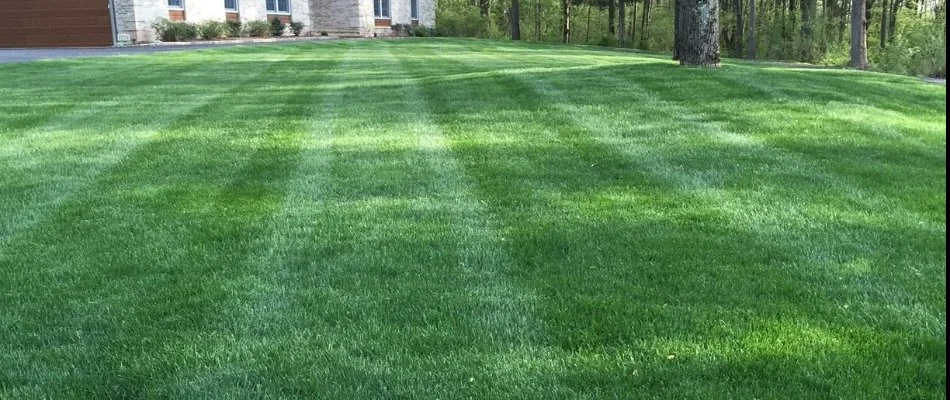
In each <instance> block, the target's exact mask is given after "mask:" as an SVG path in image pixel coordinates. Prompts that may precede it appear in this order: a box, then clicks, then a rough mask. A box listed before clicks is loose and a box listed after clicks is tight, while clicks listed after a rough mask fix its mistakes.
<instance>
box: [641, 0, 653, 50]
mask: <svg viewBox="0 0 950 400" xmlns="http://www.w3.org/2000/svg"><path fill="white" fill-rule="evenodd" d="M651 5H652V1H651V0H643V14H642V15H641V19H640V48H641V49H644V50H645V49H646V48H647V41H648V40H649V39H650V31H649V28H650V7H651Z"/></svg>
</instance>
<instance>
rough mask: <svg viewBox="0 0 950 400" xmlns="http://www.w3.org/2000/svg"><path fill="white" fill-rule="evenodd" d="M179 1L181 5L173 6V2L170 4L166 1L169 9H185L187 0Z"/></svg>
mask: <svg viewBox="0 0 950 400" xmlns="http://www.w3.org/2000/svg"><path fill="white" fill-rule="evenodd" d="M169 1H171V0H169ZM178 2H179V3H181V5H180V6H173V5H171V4H168V1H166V2H165V3H166V4H168V9H169V10H184V9H185V0H178Z"/></svg>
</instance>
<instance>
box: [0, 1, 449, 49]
mask: <svg viewBox="0 0 950 400" xmlns="http://www.w3.org/2000/svg"><path fill="white" fill-rule="evenodd" d="M64 1H69V0H64ZM102 1H107V0H102ZM113 1H114V14H115V28H116V33H118V34H127V35H129V37H130V38H131V39H132V41H133V42H134V43H148V42H154V41H156V40H157V38H156V37H155V31H154V29H153V28H152V25H153V24H154V23H155V22H156V21H158V20H159V19H160V18H169V9H168V0H113ZM290 2H291V5H290V6H291V19H292V20H293V21H297V22H301V23H303V24H304V26H305V28H304V32H303V34H304V35H308V34H318V33H319V32H321V31H327V32H329V33H331V34H345V35H361V36H372V35H373V34H382V35H387V34H389V32H390V31H391V30H390V28H389V27H385V26H384V27H376V20H375V17H374V15H373V0H290ZM409 5H410V0H391V10H392V23H394V24H396V23H398V24H408V23H410V22H411V19H410V9H409ZM435 6H436V3H435V0H419V20H418V21H419V24H420V25H423V26H435ZM229 14H230V17H231V18H234V17H237V18H240V20H241V21H242V22H248V21H255V20H266V19H267V16H268V13H267V10H266V6H265V0H239V2H238V13H237V15H235V14H234V13H228V12H227V11H226V10H225V9H224V1H223V0H186V1H185V10H184V18H185V20H187V21H190V22H201V21H206V20H218V21H224V20H225V19H227V18H228V17H229ZM2 19H3V18H2V17H0V23H2V22H3V21H2ZM10 26H17V25H16V24H14V25H10ZM106 29H109V26H108V22H106V23H105V25H103V32H106V31H105V30H106ZM50 30H51V31H54V30H53V29H50ZM107 34H108V33H107ZM288 34H289V33H288ZM61 42H62V43H63V44H67V43H70V38H67V37H63V38H62V39H61ZM46 45H47V46H55V45H56V40H51V41H49V44H46Z"/></svg>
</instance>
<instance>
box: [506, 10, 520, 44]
mask: <svg viewBox="0 0 950 400" xmlns="http://www.w3.org/2000/svg"><path fill="white" fill-rule="evenodd" d="M509 18H511V40H521V0H511V12H510V15H509Z"/></svg>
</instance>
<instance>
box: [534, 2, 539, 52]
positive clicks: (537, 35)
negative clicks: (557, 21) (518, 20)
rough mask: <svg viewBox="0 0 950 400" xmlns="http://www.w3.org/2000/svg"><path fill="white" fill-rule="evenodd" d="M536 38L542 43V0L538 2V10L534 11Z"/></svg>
mask: <svg viewBox="0 0 950 400" xmlns="http://www.w3.org/2000/svg"><path fill="white" fill-rule="evenodd" d="M534 36H535V37H536V38H537V41H539V42H540V41H541V0H538V4H537V8H535V10H534Z"/></svg>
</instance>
